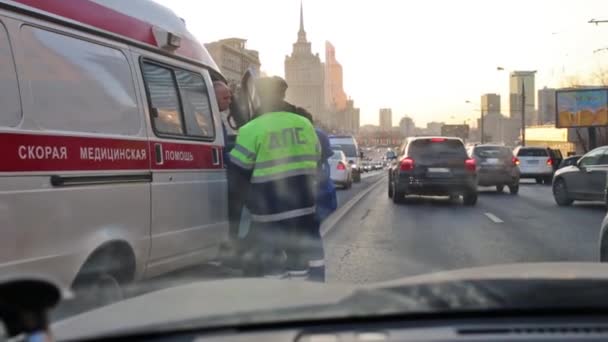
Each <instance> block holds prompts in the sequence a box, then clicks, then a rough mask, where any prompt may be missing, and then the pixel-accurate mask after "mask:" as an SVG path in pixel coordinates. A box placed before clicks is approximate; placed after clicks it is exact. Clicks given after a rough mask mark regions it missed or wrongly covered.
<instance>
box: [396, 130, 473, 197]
mask: <svg viewBox="0 0 608 342" xmlns="http://www.w3.org/2000/svg"><path fill="white" fill-rule="evenodd" d="M407 195H431V196H450V197H451V198H457V197H460V196H462V197H463V202H464V204H465V205H475V203H477V166H476V162H475V159H473V158H469V157H468V155H467V151H466V150H465V148H464V144H463V142H462V140H460V139H458V138H448V137H414V138H408V139H407V140H406V141H405V143H404V144H403V147H402V148H401V151H400V152H399V156H398V157H397V162H395V163H393V165H392V166H391V169H390V171H389V180H388V196H389V197H390V198H392V199H393V202H395V203H400V202H402V201H403V199H404V197H405V196H407Z"/></svg>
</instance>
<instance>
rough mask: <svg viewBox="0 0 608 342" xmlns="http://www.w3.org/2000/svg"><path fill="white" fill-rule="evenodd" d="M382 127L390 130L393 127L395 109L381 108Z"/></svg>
mask: <svg viewBox="0 0 608 342" xmlns="http://www.w3.org/2000/svg"><path fill="white" fill-rule="evenodd" d="M379 115H380V129H381V130H385V131H388V130H390V129H391V128H392V127H393V110H392V109H390V108H380V113H379Z"/></svg>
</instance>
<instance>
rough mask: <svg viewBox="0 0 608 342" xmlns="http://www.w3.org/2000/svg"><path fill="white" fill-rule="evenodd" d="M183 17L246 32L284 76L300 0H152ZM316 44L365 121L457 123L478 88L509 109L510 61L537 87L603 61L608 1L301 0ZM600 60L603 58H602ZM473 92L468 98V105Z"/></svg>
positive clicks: (200, 26)
mask: <svg viewBox="0 0 608 342" xmlns="http://www.w3.org/2000/svg"><path fill="white" fill-rule="evenodd" d="M157 1H158V2H160V3H162V4H164V5H166V6H168V7H170V8H171V9H173V10H174V11H175V12H176V13H177V14H178V15H179V16H181V17H182V18H184V19H185V20H186V24H187V26H188V28H189V29H190V31H191V32H193V34H194V35H196V36H197V37H198V38H199V40H200V41H202V42H210V41H214V40H217V39H221V38H227V37H240V38H245V39H248V43H247V45H248V47H249V48H251V49H255V50H258V51H259V52H260V59H261V62H262V70H263V71H266V72H267V73H268V74H270V75H279V76H283V75H284V60H285V55H288V54H290V53H291V50H292V44H293V43H294V42H295V40H296V37H297V31H298V25H299V8H300V0H259V1H252V0H221V1H201V0H157ZM303 3H304V22H305V23H304V24H305V29H306V32H307V34H308V40H309V41H311V42H312V49H313V52H317V53H319V55H320V56H321V58H322V59H324V51H323V49H324V42H325V40H329V41H331V42H332V43H333V44H334V45H335V47H336V57H337V59H338V61H340V63H341V64H342V66H343V69H344V89H345V91H346V93H347V94H348V95H350V96H351V97H352V98H353V99H354V100H355V105H356V106H358V107H360V108H361V121H362V124H367V123H371V124H378V109H379V108H381V107H391V108H392V109H393V124H394V125H396V124H397V123H398V121H399V119H400V118H401V117H403V116H404V115H409V116H410V117H412V118H413V119H414V121H415V122H416V124H417V125H418V126H423V125H424V124H425V123H426V122H429V121H445V122H451V123H456V122H462V121H463V120H465V119H467V118H472V117H473V116H478V115H479V114H478V112H477V113H476V112H475V111H474V110H475V109H478V105H475V104H479V102H480V95H481V94H482V93H488V92H493V93H496V92H498V93H500V94H501V97H502V112H503V113H508V103H507V100H508V81H509V75H508V72H498V71H496V67H497V66H502V67H504V68H505V69H507V70H537V71H538V73H537V77H536V87H537V88H542V87H543V86H545V85H546V86H560V85H561V83H562V82H563V80H564V79H566V78H568V77H570V76H572V75H580V76H582V77H583V78H585V77H587V75H588V74H589V73H591V72H592V71H594V70H596V69H597V68H598V67H599V66H600V65H604V66H608V51H602V52H598V53H595V54H594V53H593V50H595V49H599V48H603V47H608V24H600V25H599V26H596V25H592V24H588V23H587V21H589V19H592V18H596V19H608V0H574V1H570V0H568V1H566V0H542V1H541V0H537V1H535V0H502V1H499V0H496V1H492V0H486V1H472V0H424V1H401V0H374V1H369V0H357V1H353V0H304V1H303ZM602 61H606V63H603V62H602ZM466 100H471V101H472V102H474V103H475V104H473V105H471V104H466V103H465V101H466Z"/></svg>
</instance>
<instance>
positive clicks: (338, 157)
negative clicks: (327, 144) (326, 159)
mask: <svg viewBox="0 0 608 342" xmlns="http://www.w3.org/2000/svg"><path fill="white" fill-rule="evenodd" d="M333 152H334V154H332V156H331V159H335V160H342V158H344V152H342V150H333Z"/></svg>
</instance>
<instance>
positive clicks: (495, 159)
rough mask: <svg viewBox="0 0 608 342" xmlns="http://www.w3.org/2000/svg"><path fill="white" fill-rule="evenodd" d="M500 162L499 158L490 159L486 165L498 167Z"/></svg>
mask: <svg viewBox="0 0 608 342" xmlns="http://www.w3.org/2000/svg"><path fill="white" fill-rule="evenodd" d="M499 162H500V160H499V159H498V158H488V159H486V164H490V165H497V164H498V163H499Z"/></svg>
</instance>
